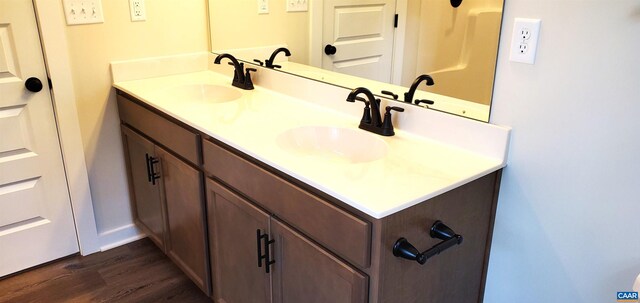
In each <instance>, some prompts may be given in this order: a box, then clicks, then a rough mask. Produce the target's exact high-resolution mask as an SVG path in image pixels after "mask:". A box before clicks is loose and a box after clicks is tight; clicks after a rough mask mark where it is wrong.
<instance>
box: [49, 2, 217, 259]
mask: <svg viewBox="0 0 640 303" xmlns="http://www.w3.org/2000/svg"><path fill="white" fill-rule="evenodd" d="M57 1H59V0H57ZM102 6H103V11H104V18H105V22H104V23H101V24H89V25H74V26H67V28H66V35H67V40H68V44H69V56H70V61H71V62H70V63H71V66H70V67H69V68H70V69H71V73H72V75H73V84H74V88H75V95H76V104H77V108H78V118H79V123H80V131H81V134H82V141H83V145H84V153H85V157H86V165H87V169H88V173H89V183H90V186H91V196H92V199H93V207H94V211H95V218H96V225H97V230H98V233H99V236H100V242H101V246H102V247H103V248H109V247H112V246H113V245H117V244H118V243H121V241H126V240H127V239H131V237H134V238H135V236H136V235H137V230H135V228H133V225H132V223H133V221H132V215H131V208H130V203H129V192H128V187H127V180H126V172H125V164H124V154H123V151H122V141H121V137H120V126H119V123H120V120H119V118H118V110H117V105H116V98H115V91H114V89H113V88H111V82H112V80H111V75H110V72H109V63H110V62H111V61H116V60H126V59H136V58H145V57H154V56H164V55H172V54H180V53H191V52H199V51H206V50H207V49H208V41H207V5H206V0H183V1H180V3H178V2H176V1H147V2H146V9H147V21H145V22H131V20H130V16H129V4H128V1H112V0H108V1H102Z"/></svg>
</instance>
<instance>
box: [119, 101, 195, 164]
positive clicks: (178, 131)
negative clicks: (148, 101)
mask: <svg viewBox="0 0 640 303" xmlns="http://www.w3.org/2000/svg"><path fill="white" fill-rule="evenodd" d="M117 98H118V111H119V112H120V119H121V120H122V121H123V122H124V123H126V124H128V125H130V126H131V127H133V128H135V129H137V130H139V131H141V132H143V133H145V134H146V135H147V136H149V137H151V138H153V139H154V140H155V141H157V142H158V143H160V144H162V145H164V146H166V147H167V148H169V149H170V150H172V151H173V152H175V153H177V154H178V155H180V156H182V157H183V158H184V159H186V160H188V161H189V162H191V163H193V164H195V165H199V164H200V157H199V154H198V146H199V144H200V143H199V138H200V136H199V135H198V134H195V133H193V132H191V131H189V130H187V129H185V128H183V127H181V126H178V125H177V124H175V123H172V122H170V121H169V120H167V119H165V118H163V117H161V116H159V115H157V114H155V113H153V112H151V111H150V110H148V109H146V108H144V107H142V106H140V105H138V104H136V103H134V102H133V101H131V100H129V99H127V98H126V97H124V96H122V95H118V96H117Z"/></svg>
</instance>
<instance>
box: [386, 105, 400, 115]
mask: <svg viewBox="0 0 640 303" xmlns="http://www.w3.org/2000/svg"><path fill="white" fill-rule="evenodd" d="M386 110H387V112H386V113H385V115H386V114H391V111H392V110H395V111H397V112H400V113H401V112H403V111H404V108H402V107H399V106H387V107H386Z"/></svg>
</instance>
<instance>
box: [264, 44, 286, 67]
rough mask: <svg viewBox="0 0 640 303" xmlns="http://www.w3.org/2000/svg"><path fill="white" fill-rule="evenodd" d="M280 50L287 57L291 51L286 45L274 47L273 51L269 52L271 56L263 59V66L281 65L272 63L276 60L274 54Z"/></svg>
mask: <svg viewBox="0 0 640 303" xmlns="http://www.w3.org/2000/svg"><path fill="white" fill-rule="evenodd" d="M280 52H283V53H284V55H285V56H287V57H289V56H291V52H290V51H289V50H288V49H287V48H286V47H280V48H278V49H276V50H275V51H273V53H271V57H269V59H267V60H266V61H265V66H266V67H267V68H281V67H282V66H280V65H275V64H273V62H274V61H275V60H276V56H277V55H278V54H279V53H280Z"/></svg>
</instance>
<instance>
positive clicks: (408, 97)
mask: <svg viewBox="0 0 640 303" xmlns="http://www.w3.org/2000/svg"><path fill="white" fill-rule="evenodd" d="M422 81H426V82H427V86H432V85H433V84H435V83H434V82H433V78H431V76H429V75H424V74H422V75H420V76H418V78H416V79H415V80H414V81H413V84H411V87H409V91H408V92H406V93H404V102H407V103H413V95H415V94H416V89H418V85H420V82H422Z"/></svg>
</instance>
